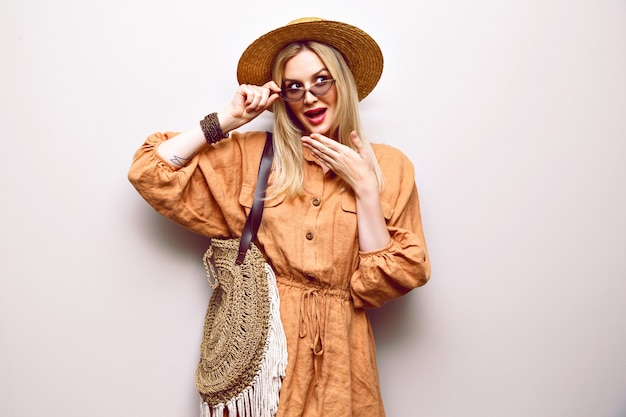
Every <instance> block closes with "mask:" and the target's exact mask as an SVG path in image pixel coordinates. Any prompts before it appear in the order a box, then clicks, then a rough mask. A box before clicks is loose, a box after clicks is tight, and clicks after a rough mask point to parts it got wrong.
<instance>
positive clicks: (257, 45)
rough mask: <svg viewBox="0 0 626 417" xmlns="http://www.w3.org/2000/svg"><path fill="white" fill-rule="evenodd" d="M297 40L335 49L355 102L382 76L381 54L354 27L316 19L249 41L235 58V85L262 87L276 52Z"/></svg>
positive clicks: (369, 37)
mask: <svg viewBox="0 0 626 417" xmlns="http://www.w3.org/2000/svg"><path fill="white" fill-rule="evenodd" d="M298 41H316V42H320V43H324V44H327V45H330V46H332V47H334V48H335V49H337V50H338V51H339V52H340V53H341V54H342V55H343V57H344V58H345V60H346V62H347V64H348V67H350V70H351V71H352V75H353V76H354V80H355V82H356V87H357V91H358V94H359V100H363V99H364V98H365V97H366V96H367V95H368V94H369V93H371V92H372V90H373V89H374V87H376V84H377V83H378V80H379V79H380V77H381V75H382V72H383V54H382V52H381V50H380V47H379V46H378V44H377V43H376V41H374V39H372V37H371V36H369V35H368V34H367V33H365V32H364V31H363V30H361V29H359V28H357V27H355V26H352V25H349V24H346V23H342V22H337V21H332V20H322V19H320V20H310V21H302V22H297V23H291V24H288V25H286V26H283V27H280V28H278V29H275V30H272V31H271V32H268V33H266V34H265V35H263V36H261V37H260V38H258V39H257V40H255V41H254V42H252V44H250V46H248V48H246V50H245V51H244V52H243V54H242V55H241V58H240V59H239V64H238V66H237V80H238V81H239V84H253V85H263V84H265V83H266V82H268V81H270V80H271V79H272V63H273V60H274V58H275V57H276V55H277V54H278V52H279V51H280V50H281V49H282V48H284V47H285V46H287V45H289V44H290V43H293V42H298Z"/></svg>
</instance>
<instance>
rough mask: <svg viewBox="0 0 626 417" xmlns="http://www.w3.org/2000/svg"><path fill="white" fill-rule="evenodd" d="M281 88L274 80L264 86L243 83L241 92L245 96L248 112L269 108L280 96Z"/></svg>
mask: <svg viewBox="0 0 626 417" xmlns="http://www.w3.org/2000/svg"><path fill="white" fill-rule="evenodd" d="M278 93H280V88H279V87H278V85H276V83H275V82H274V81H270V82H267V83H265V84H264V85H262V86H258V85H251V84H242V85H240V86H239V94H240V96H241V97H242V98H243V106H244V108H245V112H246V113H253V114H254V113H260V112H262V111H264V110H267V109H268V108H269V107H270V106H271V105H272V104H274V102H275V101H276V100H277V99H278V98H279V95H278Z"/></svg>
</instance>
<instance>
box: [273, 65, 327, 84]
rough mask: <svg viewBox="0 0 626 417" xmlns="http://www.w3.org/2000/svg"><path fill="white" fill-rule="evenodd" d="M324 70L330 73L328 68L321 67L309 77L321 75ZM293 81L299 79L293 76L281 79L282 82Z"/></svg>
mask: <svg viewBox="0 0 626 417" xmlns="http://www.w3.org/2000/svg"><path fill="white" fill-rule="evenodd" d="M324 72H326V73H328V74H329V75H330V71H328V68H322V69H321V70H319V71H317V72H316V73H315V74H313V76H312V77H311V78H315V77H317V76H319V75H321V74H322V73H324ZM293 81H300V80H296V79H294V78H285V79H284V80H283V82H293Z"/></svg>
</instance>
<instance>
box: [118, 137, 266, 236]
mask: <svg viewBox="0 0 626 417" xmlns="http://www.w3.org/2000/svg"><path fill="white" fill-rule="evenodd" d="M175 135H176V133H171V132H168V133H155V134H153V135H151V136H149V137H148V138H147V139H146V141H145V143H144V144H143V145H142V146H141V147H140V148H139V149H138V150H137V151H136V152H135V155H134V157H133V161H132V163H131V166H130V169H129V172H128V179H129V181H130V182H131V184H132V185H133V186H134V187H135V189H136V190H137V191H138V192H139V194H140V195H141V196H142V197H143V198H144V199H145V200H146V201H147V202H148V203H149V204H150V205H151V206H152V207H153V208H154V209H155V210H156V211H158V212H159V213H160V214H162V215H163V216H165V217H167V218H169V219H170V220H172V221H174V222H176V223H178V224H179V225H181V226H183V227H185V228H187V229H189V230H191V231H193V232H195V233H198V234H200V235H203V236H207V237H222V238H229V237H238V236H239V235H240V234H241V230H242V229H243V224H244V223H245V219H246V212H245V208H244V206H243V205H242V204H240V200H241V199H246V198H247V197H246V196H243V195H242V192H245V191H242V190H252V192H253V190H254V185H255V183H256V176H257V171H258V163H259V160H260V158H261V152H262V149H263V144H264V139H265V134H264V133H263V132H249V133H242V134H239V133H237V132H234V133H233V134H232V135H231V138H230V139H226V140H223V141H221V142H219V143H217V144H216V145H212V146H207V147H206V148H205V149H204V150H202V151H201V152H199V153H198V154H196V155H195V156H194V157H193V158H192V159H191V160H190V161H189V162H188V164H187V165H185V166H184V167H181V168H180V169H174V168H172V167H171V166H170V165H169V164H167V163H166V162H165V161H164V160H163V159H162V158H161V156H160V155H159V154H158V152H157V147H158V145H159V144H160V143H161V142H163V141H165V140H167V139H169V138H171V137H173V136H175ZM244 183H250V184H247V185H248V186H247V187H244V186H243V184H244Z"/></svg>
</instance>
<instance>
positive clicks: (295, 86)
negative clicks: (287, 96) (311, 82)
mask: <svg viewBox="0 0 626 417" xmlns="http://www.w3.org/2000/svg"><path fill="white" fill-rule="evenodd" d="M285 88H286V89H288V90H289V89H299V88H302V84H300V83H298V82H295V81H290V82H287V83H285Z"/></svg>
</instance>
